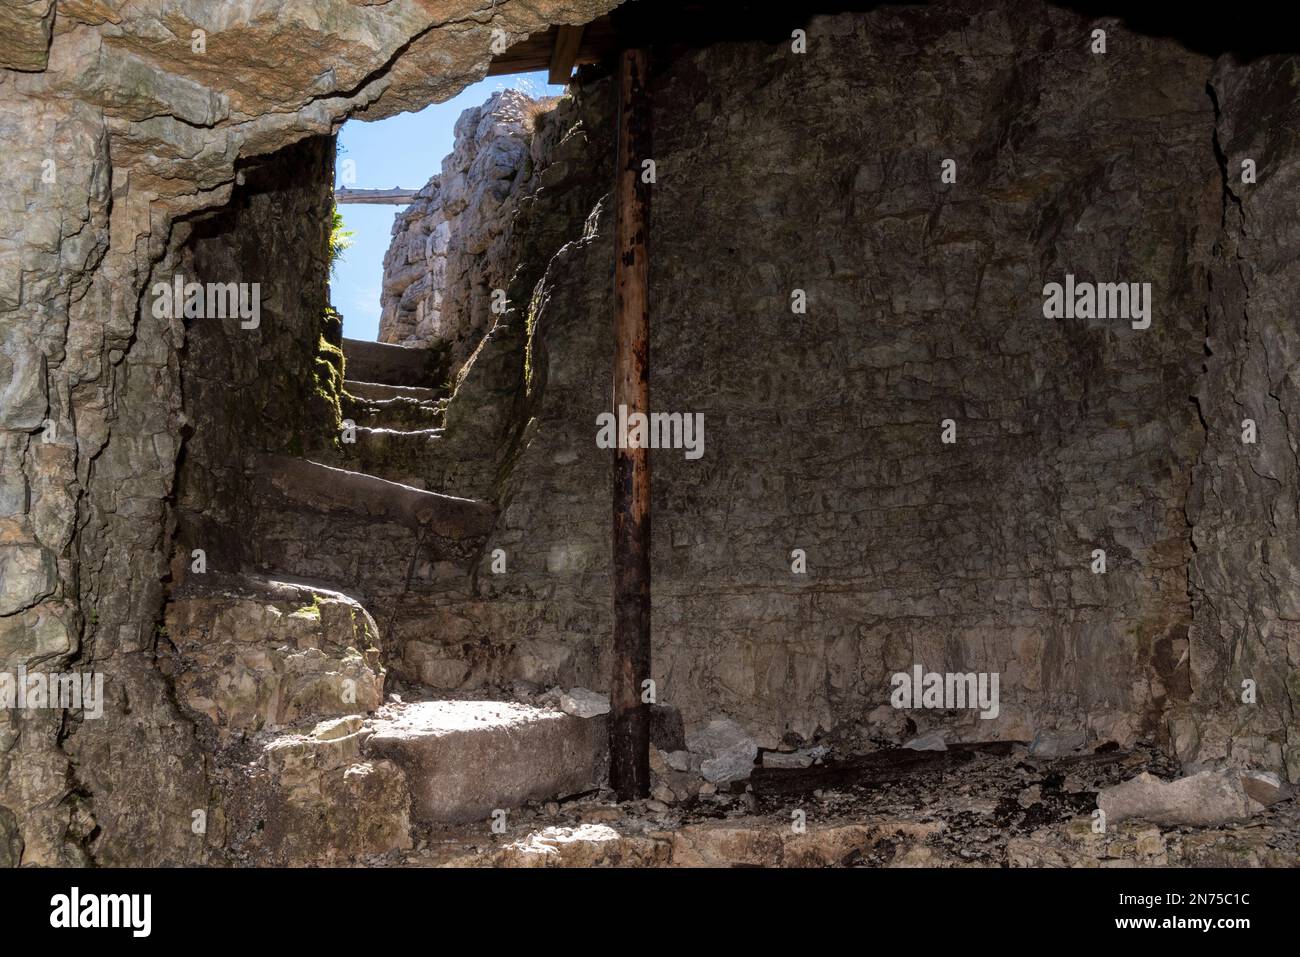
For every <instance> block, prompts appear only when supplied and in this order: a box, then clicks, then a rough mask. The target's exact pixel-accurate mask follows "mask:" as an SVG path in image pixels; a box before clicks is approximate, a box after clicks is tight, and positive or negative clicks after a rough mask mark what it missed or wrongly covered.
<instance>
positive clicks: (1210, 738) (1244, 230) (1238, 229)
mask: <svg viewBox="0 0 1300 957" xmlns="http://www.w3.org/2000/svg"><path fill="white" fill-rule="evenodd" d="M1210 92H1211V95H1212V96H1213V98H1214V102H1215V105H1216V107H1217V109H1218V118H1217V125H1216V129H1215V144H1216V148H1217V150H1218V152H1219V159H1220V162H1221V164H1222V166H1223V181H1222V182H1223V186H1222V188H1223V194H1222V217H1223V219H1222V223H1223V228H1222V231H1221V233H1220V235H1219V236H1218V240H1217V243H1216V246H1215V250H1214V252H1215V256H1214V260H1213V270H1212V273H1211V277H1210V278H1211V288H1212V290H1213V292H1212V295H1211V297H1210V302H1209V308H1208V309H1207V310H1206V312H1205V324H1206V328H1205V358H1204V369H1205V372H1204V374H1203V375H1202V376H1201V378H1200V380H1199V382H1198V384H1197V389H1196V404H1197V408H1198V410H1199V412H1200V415H1201V418H1202V420H1203V421H1204V425H1205V431H1206V443H1205V447H1204V450H1203V451H1202V453H1201V455H1200V458H1199V460H1198V461H1197V465H1196V469H1195V472H1194V473H1193V486H1192V489H1191V494H1190V496H1189V499H1188V505H1187V517H1188V520H1189V521H1190V522H1191V524H1192V531H1193V538H1192V541H1193V544H1194V546H1195V554H1194V555H1193V556H1192V560H1191V564H1190V571H1189V584H1190V589H1191V594H1192V599H1193V609H1194V612H1195V614H1194V619H1193V623H1192V627H1191V632H1190V639H1191V648H1190V657H1191V670H1192V676H1191V677H1192V688H1193V696H1192V700H1191V702H1190V706H1189V707H1186V708H1182V709H1179V711H1178V713H1177V715H1176V716H1175V719H1174V721H1173V729H1174V742H1175V744H1176V746H1177V750H1178V754H1179V756H1180V757H1181V758H1183V759H1184V761H1185V762H1187V763H1189V764H1193V765H1195V764H1197V763H1201V762H1214V761H1219V760H1223V759H1225V758H1227V759H1231V760H1234V761H1236V762H1239V763H1243V764H1254V765H1256V766H1277V765H1282V764H1284V765H1285V767H1286V769H1287V773H1288V775H1289V777H1290V778H1291V780H1293V781H1295V780H1298V779H1300V729H1297V725H1296V713H1297V706H1298V704H1300V527H1298V526H1297V522H1298V521H1300V516H1298V515H1297V507H1298V506H1300V484H1298V483H1300V472H1298V470H1297V466H1298V465H1300V458H1298V457H1297V456H1298V450H1300V438H1298V437H1297V432H1296V428H1297V423H1300V391H1298V386H1300V378H1298V374H1300V364H1298V363H1300V324H1298V323H1297V321H1296V312H1295V291H1296V289H1297V288H1300V260H1297V257H1296V250H1297V249H1298V248H1300V125H1298V121H1300V72H1298V71H1297V61H1296V58H1295V57H1266V58H1263V59H1261V60H1258V61H1256V62H1254V63H1250V64H1240V63H1237V62H1235V61H1234V60H1233V59H1231V58H1227V57H1225V58H1223V59H1222V60H1220V61H1219V62H1218V63H1217V64H1216V67H1215V70H1214V74H1213V76H1212V78H1211V82H1210ZM1246 160H1253V161H1254V164H1255V167H1256V170H1257V176H1256V179H1257V181H1256V182H1253V183H1246V182H1243V163H1244V162H1245V161H1246ZM1247 419H1250V420H1253V422H1254V423H1255V427H1256V429H1257V433H1258V436H1257V441H1256V442H1255V443H1254V444H1247V443H1245V442H1243V439H1242V435H1243V430H1244V427H1245V425H1244V423H1245V420H1247ZM1247 680H1250V681H1253V682H1254V683H1255V696H1254V699H1253V701H1243V694H1244V693H1245V692H1246V689H1245V688H1244V687H1243V682H1244V681H1247Z"/></svg>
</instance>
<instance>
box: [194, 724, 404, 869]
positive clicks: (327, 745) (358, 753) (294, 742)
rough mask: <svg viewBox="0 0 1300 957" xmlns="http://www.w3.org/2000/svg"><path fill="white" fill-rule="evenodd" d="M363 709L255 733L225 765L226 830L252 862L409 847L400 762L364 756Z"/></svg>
mask: <svg viewBox="0 0 1300 957" xmlns="http://www.w3.org/2000/svg"><path fill="white" fill-rule="evenodd" d="M364 722H365V716H364V715H362V714H351V715H347V716H344V717H340V718H336V719H333V720H329V721H323V722H320V723H318V724H316V725H315V726H314V727H312V726H310V725H307V726H303V727H300V728H298V729H297V730H293V731H285V732H282V733H278V734H269V735H262V736H259V738H258V739H257V740H256V742H254V745H253V746H254V748H256V750H255V751H254V756H253V759H252V760H251V761H248V762H247V763H244V764H242V766H239V765H235V766H233V767H227V764H228V762H218V765H219V767H220V768H221V770H220V771H219V773H220V774H221V775H222V776H223V778H224V779H225V786H224V787H223V788H222V789H221V792H220V793H222V794H223V796H225V797H226V800H225V801H224V811H225V815H224V816H225V819H226V821H227V831H226V833H227V838H228V840H229V843H230V847H231V851H232V852H233V853H234V854H235V855H236V856H237V857H238V858H246V859H250V860H254V861H256V862H257V863H259V864H273V865H279V866H306V865H311V864H343V863H349V862H354V861H356V860H357V859H358V858H360V857H365V856H369V855H375V854H384V853H388V852H391V851H400V850H404V849H407V848H410V847H411V834H410V805H411V798H410V792H409V791H408V789H407V783H406V779H405V775H404V774H403V772H402V770H401V768H399V767H397V765H395V764H393V763H392V762H389V761H384V760H382V759H378V758H373V757H369V756H365V755H364V754H363V747H364V742H365V740H366V738H367V737H368V735H369V733H370V732H369V731H368V730H367V729H366V727H365V723H364Z"/></svg>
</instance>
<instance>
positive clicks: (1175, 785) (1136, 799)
mask: <svg viewBox="0 0 1300 957" xmlns="http://www.w3.org/2000/svg"><path fill="white" fill-rule="evenodd" d="M1283 796H1285V795H1284V790H1283V788H1282V787H1281V785H1280V781H1279V779H1278V778H1277V776H1276V775H1272V776H1270V775H1264V774H1258V773H1255V772H1243V771H1239V770H1236V769H1231V768H1229V769H1222V770H1206V771H1201V772H1199V773H1197V774H1193V775H1190V776H1188V777H1185V778H1178V779H1177V780H1174V781H1164V780H1161V779H1160V778H1158V777H1156V776H1155V775H1153V774H1150V773H1147V772H1143V773H1142V774H1139V775H1138V776H1137V777H1135V778H1132V779H1131V780H1128V781H1125V782H1124V783H1123V784H1118V785H1115V786H1114V787H1110V788H1107V789H1105V790H1104V791H1102V792H1101V794H1100V795H1099V796H1098V799H1097V806H1098V807H1100V808H1101V810H1102V811H1103V812H1105V814H1106V821H1107V823H1108V824H1117V823H1119V822H1120V821H1126V820H1129V819H1130V818H1136V819H1140V820H1144V821H1150V822H1151V823H1153V824H1172V825H1194V826H1209V825H1217V824H1224V823H1227V822H1230V821H1242V820H1245V819H1246V818H1248V817H1250V816H1251V815H1253V814H1257V813H1258V812H1260V811H1262V810H1263V809H1264V808H1265V807H1266V806H1268V805H1269V804H1272V803H1276V802H1277V801H1279V800H1282V798H1283ZM1261 798H1262V799H1263V800H1260V799H1261Z"/></svg>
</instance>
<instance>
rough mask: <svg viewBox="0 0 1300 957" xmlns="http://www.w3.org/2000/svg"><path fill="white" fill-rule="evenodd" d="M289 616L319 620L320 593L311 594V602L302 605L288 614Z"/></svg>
mask: <svg viewBox="0 0 1300 957" xmlns="http://www.w3.org/2000/svg"><path fill="white" fill-rule="evenodd" d="M289 617H290V618H310V619H312V620H313V621H320V595H317V594H315V593H313V594H312V596H311V604H310V605H303V606H302V607H301V608H299V609H298V610H297V611H295V612H293V614H291V615H290V616H289Z"/></svg>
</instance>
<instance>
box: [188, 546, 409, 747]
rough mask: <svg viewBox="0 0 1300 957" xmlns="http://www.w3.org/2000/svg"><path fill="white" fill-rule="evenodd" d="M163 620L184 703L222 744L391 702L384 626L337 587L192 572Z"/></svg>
mask: <svg viewBox="0 0 1300 957" xmlns="http://www.w3.org/2000/svg"><path fill="white" fill-rule="evenodd" d="M163 621H164V625H165V626H166V629H167V636H168V644H169V647H170V648H171V649H172V650H173V654H174V661H173V662H172V668H171V672H170V673H171V678H172V682H173V684H174V687H175V689H176V698H177V700H178V701H179V702H180V703H181V705H182V706H183V707H185V708H186V709H188V710H189V711H191V712H192V713H193V714H194V716H195V719H196V720H199V721H202V720H204V719H206V720H207V721H210V722H211V724H212V730H213V731H214V732H215V733H216V736H217V738H218V740H219V741H223V742H224V741H226V740H228V739H229V738H231V737H232V736H235V737H237V736H239V735H241V734H246V733H252V732H258V731H262V730H264V729H271V728H277V727H280V726H287V725H290V724H293V723H295V722H301V721H306V720H319V719H321V718H329V717H338V716H340V715H345V714H349V713H352V712H355V711H357V710H373V709H375V708H377V707H379V705H380V704H381V703H382V702H383V690H384V670H383V668H382V667H380V664H379V662H380V652H379V628H378V626H377V625H376V624H375V621H374V619H373V618H372V617H371V616H370V614H369V613H368V611H367V610H366V609H365V608H364V607H362V606H361V605H360V604H359V603H358V602H357V601H356V600H354V599H353V598H351V597H349V596H348V595H345V594H343V593H342V592H339V591H337V590H334V589H330V588H325V587H321V586H318V585H311V584H306V583H302V582H290V581H283V580H278V579H274V578H268V577H263V576H257V575H252V574H243V575H232V574H222V573H220V572H216V571H209V572H208V573H207V574H203V575H193V574H192V575H188V576H187V577H186V578H185V579H184V581H182V582H181V583H179V584H178V585H177V586H176V587H175V588H174V589H173V590H172V593H171V594H170V595H169V596H168V601H167V604H166V606H165V608H164V613H163ZM200 716H202V717H200Z"/></svg>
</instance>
